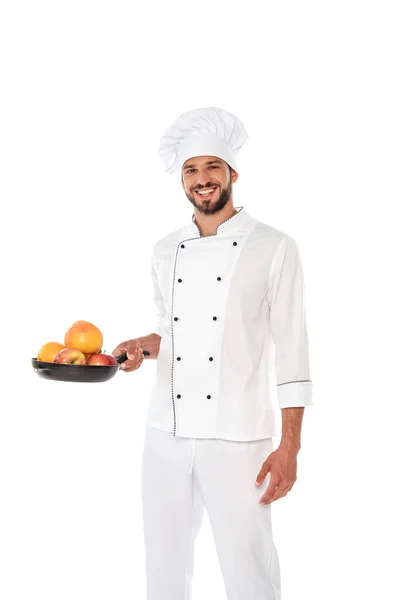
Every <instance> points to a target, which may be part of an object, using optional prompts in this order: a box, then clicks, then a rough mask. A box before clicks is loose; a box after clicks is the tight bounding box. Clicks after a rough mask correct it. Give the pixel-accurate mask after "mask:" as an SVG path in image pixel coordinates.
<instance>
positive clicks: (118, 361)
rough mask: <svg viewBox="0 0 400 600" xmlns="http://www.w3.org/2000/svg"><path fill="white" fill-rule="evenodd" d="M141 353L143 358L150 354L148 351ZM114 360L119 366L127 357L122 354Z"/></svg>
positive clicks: (125, 354)
mask: <svg viewBox="0 0 400 600" xmlns="http://www.w3.org/2000/svg"><path fill="white" fill-rule="evenodd" d="M142 352H143V354H144V356H150V352H149V351H148V350H143V351H142ZM115 359H116V361H117V363H118V364H121V363H123V362H125V361H126V360H128V355H127V353H126V352H124V353H123V354H120V355H119V356H116V357H115Z"/></svg>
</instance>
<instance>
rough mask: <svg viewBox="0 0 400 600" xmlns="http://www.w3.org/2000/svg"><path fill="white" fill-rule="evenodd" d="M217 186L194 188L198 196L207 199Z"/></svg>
mask: <svg viewBox="0 0 400 600" xmlns="http://www.w3.org/2000/svg"><path fill="white" fill-rule="evenodd" d="M216 189H217V188H216V187H212V188H211V187H210V188H205V189H203V190H196V194H197V195H198V196H200V198H203V199H209V198H211V196H212V195H213V193H214V192H215V190H216Z"/></svg>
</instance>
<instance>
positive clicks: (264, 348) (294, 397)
mask: <svg viewBox="0 0 400 600" xmlns="http://www.w3.org/2000/svg"><path fill="white" fill-rule="evenodd" d="M235 208H236V210H237V212H236V213H235V214H234V215H233V216H231V217H230V218H228V219H226V220H225V221H223V222H222V223H220V224H219V225H218V227H217V229H216V233H215V234H213V235H209V236H201V234H200V231H199V228H198V226H197V224H196V222H195V220H194V214H193V215H192V219H191V222H190V223H189V224H188V225H186V226H184V227H181V228H180V229H178V230H176V231H174V232H172V233H170V234H168V235H166V236H164V237H163V238H161V239H159V240H158V241H157V242H156V243H155V244H154V246H153V249H152V256H151V274H152V280H153V284H154V302H155V305H156V309H157V320H156V325H155V328H154V329H153V332H154V333H157V334H158V335H160V336H161V342H160V350H159V355H158V358H157V363H156V378H155V382H154V385H153V387H152V389H151V393H150V401H149V407H148V414H147V423H148V425H150V426H152V427H156V428H158V429H162V430H164V431H170V432H173V434H174V436H178V437H195V438H220V439H225V440H236V441H250V440H257V439H264V438H267V437H271V436H275V435H277V429H276V418H275V412H274V403H273V401H274V393H275V392H276V397H277V401H278V405H279V407H280V408H286V407H291V406H307V405H310V404H313V401H312V393H311V389H312V383H311V379H310V369H309V355H308V335H307V327H306V317H305V297H304V280H303V271H302V264H301V260H300V256H299V249H298V245H297V243H296V242H295V241H294V239H293V238H292V237H290V236H289V235H287V234H285V233H283V232H282V231H279V230H278V229H275V228H274V227H271V226H270V225H267V224H265V223H262V222H261V221H258V220H257V219H255V218H253V217H251V216H250V215H249V213H248V212H247V211H246V210H245V208H244V207H243V206H240V207H235ZM274 379H275V381H274Z"/></svg>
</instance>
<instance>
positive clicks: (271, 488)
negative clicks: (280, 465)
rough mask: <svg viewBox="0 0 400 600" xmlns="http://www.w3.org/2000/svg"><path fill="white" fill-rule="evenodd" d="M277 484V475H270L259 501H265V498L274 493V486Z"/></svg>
mask: <svg viewBox="0 0 400 600" xmlns="http://www.w3.org/2000/svg"><path fill="white" fill-rule="evenodd" d="M278 485H279V480H278V479H277V477H276V476H275V477H271V480H270V482H269V485H268V487H267V489H266V491H265V492H264V494H263V495H262V496H261V498H260V500H259V502H260V503H261V502H265V501H266V500H268V499H269V498H271V496H272V495H273V494H274V492H275V489H276V487H277V486H278Z"/></svg>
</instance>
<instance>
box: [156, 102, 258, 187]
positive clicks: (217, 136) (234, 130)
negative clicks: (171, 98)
mask: <svg viewBox="0 0 400 600" xmlns="http://www.w3.org/2000/svg"><path fill="white" fill-rule="evenodd" d="M247 138H248V135H247V133H246V131H245V129H244V126H243V123H242V122H241V121H240V120H239V119H238V118H237V117H235V115H232V114H231V113H229V112H228V111H226V110H224V109H223V108H214V107H208V108H198V109H195V110H189V111H187V112H185V113H183V114H181V115H180V116H179V117H178V119H177V120H176V121H175V122H174V123H173V124H172V125H171V127H169V129H167V131H166V132H165V133H164V135H163V136H162V138H161V140H160V145H159V148H158V150H159V153H160V156H161V159H162V160H163V162H164V165H165V170H166V171H167V172H168V173H172V174H177V175H180V174H181V169H182V165H183V164H184V162H185V161H186V160H187V159H188V158H192V157H193V156H218V157H219V158H222V159H223V160H224V161H225V162H227V163H228V164H229V165H230V166H231V167H232V168H233V169H235V171H236V161H235V156H236V154H237V153H238V152H239V150H240V148H241V147H242V146H243V144H244V143H245V141H246V140H247Z"/></svg>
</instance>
